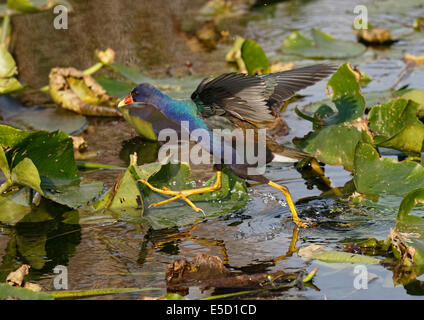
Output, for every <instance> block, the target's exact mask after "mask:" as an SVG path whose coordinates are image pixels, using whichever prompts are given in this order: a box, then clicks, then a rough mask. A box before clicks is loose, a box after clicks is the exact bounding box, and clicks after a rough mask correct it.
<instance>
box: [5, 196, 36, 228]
mask: <svg viewBox="0 0 424 320" xmlns="http://www.w3.org/2000/svg"><path fill="white" fill-rule="evenodd" d="M29 212H31V207H29V206H26V205H22V204H18V203H16V202H15V201H12V200H10V199H8V198H6V197H3V196H0V221H1V222H2V223H4V224H9V225H15V224H16V223H18V222H19V221H20V220H21V219H22V218H23V217H25V216H26V215H27V214H28V213H29Z"/></svg>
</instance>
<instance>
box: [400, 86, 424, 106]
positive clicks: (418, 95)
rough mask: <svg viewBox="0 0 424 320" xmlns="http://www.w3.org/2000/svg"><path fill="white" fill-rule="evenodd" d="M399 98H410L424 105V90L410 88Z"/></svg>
mask: <svg viewBox="0 0 424 320" xmlns="http://www.w3.org/2000/svg"><path fill="white" fill-rule="evenodd" d="M400 98H401V99H406V100H408V99H410V100H412V101H415V102H416V103H418V104H421V105H424V90H423V89H411V90H408V91H407V92H406V93H404V94H402V95H401V96H400Z"/></svg>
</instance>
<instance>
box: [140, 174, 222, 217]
mask: <svg viewBox="0 0 424 320" xmlns="http://www.w3.org/2000/svg"><path fill="white" fill-rule="evenodd" d="M139 181H140V182H141V183H143V184H145V185H146V186H147V187H149V188H150V189H151V190H152V191H155V192H158V193H162V194H168V195H171V196H174V197H172V198H169V199H166V200H164V201H160V202H156V203H153V204H151V205H150V206H149V207H157V206H160V205H161V204H165V203H169V202H172V201H174V200H177V199H183V200H184V201H185V202H187V203H188V204H189V205H190V207H192V208H193V210H194V211H196V212H201V213H202V214H203V215H205V212H204V211H203V210H202V209H200V208H198V207H197V206H196V205H195V204H194V203H193V202H192V201H190V199H188V197H189V196H192V195H195V194H200V193H207V192H213V191H217V190H219V189H221V185H222V172H221V171H217V173H216V181H215V183H214V184H213V185H212V186H210V187H202V188H198V189H188V190H180V191H173V190H170V189H169V188H167V187H162V189H159V188H156V187H154V186H152V185H151V184H150V183H149V182H147V181H146V180H139Z"/></svg>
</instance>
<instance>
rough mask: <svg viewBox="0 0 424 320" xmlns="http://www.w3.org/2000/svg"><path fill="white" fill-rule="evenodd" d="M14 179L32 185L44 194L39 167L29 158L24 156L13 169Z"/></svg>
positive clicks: (32, 187) (14, 181)
mask: <svg viewBox="0 0 424 320" xmlns="http://www.w3.org/2000/svg"><path fill="white" fill-rule="evenodd" d="M11 178H12V181H13V183H15V184H19V185H22V186H27V187H30V188H31V189H34V190H36V191H37V192H38V193H40V194H41V195H43V190H41V187H40V184H41V179H40V175H39V174H38V170H37V167H36V166H35V165H34V163H33V162H32V161H31V159H29V158H24V159H23V160H22V161H21V162H19V163H18V164H17V165H16V166H15V167H14V168H13V170H12V176H11Z"/></svg>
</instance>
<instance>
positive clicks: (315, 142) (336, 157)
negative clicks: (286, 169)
mask: <svg viewBox="0 0 424 320" xmlns="http://www.w3.org/2000/svg"><path fill="white" fill-rule="evenodd" d="M362 135H363V134H362V130H361V129H360V126H353V125H352V124H350V123H349V124H338V125H331V126H328V127H324V128H323V129H321V130H319V131H317V132H313V133H311V134H309V135H307V136H306V137H305V138H304V139H303V140H298V141H296V140H295V141H293V142H294V143H295V144H296V146H297V147H298V148H300V149H301V150H303V151H305V152H308V153H310V154H311V155H312V156H314V157H315V158H317V159H318V160H319V161H322V162H324V163H326V164H330V165H335V166H337V165H343V166H344V168H345V169H346V170H348V171H353V169H354V163H353V162H354V156H355V149H356V145H357V144H358V142H359V141H361V139H362Z"/></svg>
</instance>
